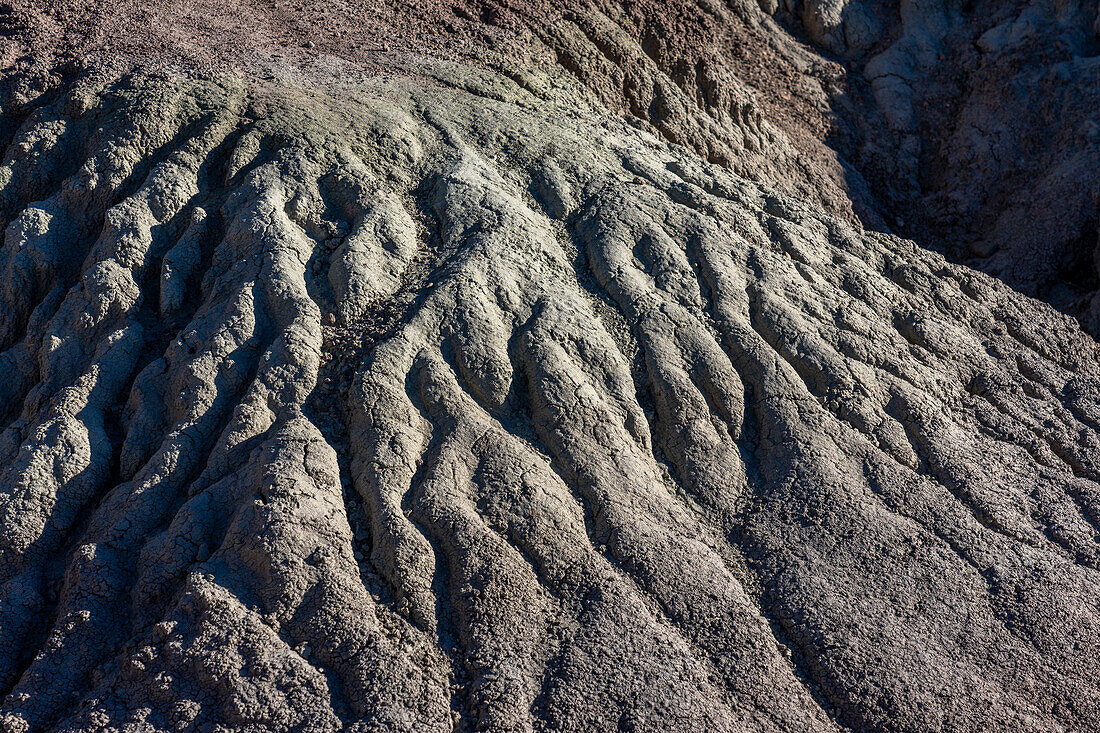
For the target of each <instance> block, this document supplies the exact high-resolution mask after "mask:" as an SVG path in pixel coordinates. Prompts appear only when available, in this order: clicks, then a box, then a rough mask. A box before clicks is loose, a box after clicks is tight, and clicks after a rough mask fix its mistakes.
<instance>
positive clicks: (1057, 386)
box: [0, 21, 1100, 731]
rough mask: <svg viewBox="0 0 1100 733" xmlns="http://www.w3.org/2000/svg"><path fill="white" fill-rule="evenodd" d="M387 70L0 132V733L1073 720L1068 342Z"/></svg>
mask: <svg viewBox="0 0 1100 733" xmlns="http://www.w3.org/2000/svg"><path fill="white" fill-rule="evenodd" d="M575 25H577V27H582V26H581V25H580V22H579V21H578V23H577V24H575ZM624 43H625V41H624ZM607 53H614V51H613V50H610V51H607ZM418 63H420V64H421V67H420V68H421V72H422V73H421V74H420V76H419V77H416V78H413V77H408V76H391V77H371V78H357V77H356V76H355V75H354V74H351V73H348V74H346V75H343V76H342V78H339V79H334V78H332V77H331V76H328V77H321V76H317V77H308V76H305V75H302V76H298V77H288V78H283V79H280V80H269V81H267V82H262V81H246V80H241V79H239V78H238V77H232V76H223V77H219V78H220V79H221V80H220V81H210V80H207V81H199V80H196V79H195V78H193V77H189V76H186V75H180V74H157V73H153V72H149V71H142V70H140V69H139V70H136V71H133V72H132V73H128V74H123V75H113V74H100V75H91V76H83V77H79V78H77V79H69V80H61V79H56V78H55V79H54V80H53V81H52V82H50V83H48V84H45V85H44V86H42V87H41V88H36V89H34V90H30V91H28V90H27V89H25V88H24V89H23V90H22V91H20V92H19V94H20V95H21V97H19V99H18V100H17V102H18V103H14V102H13V103H11V104H9V105H7V106H6V107H5V109H6V110H8V111H7V119H6V125H5V129H6V130H7V131H8V133H7V134H8V136H9V137H10V140H9V141H7V152H6V153H5V157H4V161H3V166H2V168H0V184H2V189H0V209H2V212H3V215H4V218H5V221H6V222H8V224H7V228H6V230H5V234H4V242H3V247H2V249H0V267H2V268H3V271H4V273H5V276H4V277H3V279H2V281H0V295H2V297H0V362H2V363H3V364H4V365H5V370H4V371H5V374H6V379H4V380H3V381H2V382H0V390H3V392H2V398H0V408H2V410H0V411H2V414H0V420H2V422H0V427H2V430H3V432H2V433H0V458H2V460H0V466H2V468H0V516H2V517H3V520H2V522H0V528H2V529H0V557H2V559H3V561H2V562H0V660H2V661H0V675H2V685H3V690H4V696H3V701H2V703H0V721H2V726H3V728H4V729H7V730H24V731H30V730H68V731H77V730H80V731H89V730H132V731H137V730H213V729H220V730H330V729H331V730H336V729H351V730H363V731H367V730H416V731H422V730H454V729H459V730H535V729H539V730H542V729H548V730H576V731H582V730H583V731H590V730H654V729H663V730H685V731H686V730H730V731H742V730H762V731H763V730H768V731H774V730H782V731H807V730H822V731H825V730H836V729H838V728H844V729H846V728H851V729H861V730H863V729H865V730H893V731H918V730H928V729H930V728H934V729H945V730H976V729H991V730H1017V729H1035V730H1066V729H1073V730H1091V729H1094V728H1095V726H1096V722H1095V721H1097V720H1098V719H1100V716H1098V713H1100V688H1098V684H1097V680H1098V679H1100V674H1098V672H1100V670H1098V669H1097V662H1096V660H1097V659H1100V655H1098V654H1097V651H1098V649H1097V647H1098V645H1100V634H1098V629H1100V618H1098V615H1100V608H1098V606H1097V601H1096V599H1097V598H1100V574H1098V561H1100V558H1098V549H1100V548H1098V544H1097V527H1098V526H1100V486H1098V484H1097V482H1098V481H1100V462H1098V461H1100V459H1098V458H1097V456H1100V453H1098V451H1097V447H1098V444H1100V434H1098V431H1100V367H1098V366H1097V360H1096V357H1097V351H1096V349H1097V347H1096V344H1095V342H1094V341H1092V340H1091V339H1090V338H1089V337H1087V336H1085V335H1084V334H1082V333H1081V331H1080V330H1079V328H1078V327H1077V325H1076V324H1075V323H1074V322H1072V321H1071V320H1070V319H1068V318H1067V317H1065V316H1062V315H1060V314H1058V313H1057V312H1055V311H1054V310H1052V309H1051V308H1049V307H1048V306H1045V305H1042V304H1039V303H1037V302H1035V301H1031V300H1029V299H1027V298H1025V297H1023V296H1021V295H1019V294H1017V293H1015V292H1013V291H1012V290H1010V289H1009V288H1008V287H1006V286H1005V285H1004V284H1002V283H1000V282H998V281H996V280H993V279H991V278H989V277H987V276H985V275H982V274H979V273H977V272H974V271H971V270H968V269H966V268H964V267H962V266H959V265H954V264H950V263H948V262H947V261H945V260H944V259H943V258H942V257H941V256H939V255H937V254H932V253H930V252H928V251H925V250H922V249H920V248H918V247H916V246H914V245H913V244H912V243H911V242H908V241H906V240H902V239H899V238H897V237H894V236H891V235H887V234H878V233H874V232H870V231H864V230H862V229H861V228H859V227H858V226H857V225H855V224H854V223H853V222H851V221H848V220H846V219H845V218H843V217H841V216H835V215H833V214H830V213H826V212H825V211H823V207H822V206H821V205H820V202H819V201H817V200H814V199H812V198H811V199H810V200H809V201H807V200H802V199H799V198H797V197H792V196H791V195H789V192H788V193H784V192H783V191H780V190H778V189H776V188H775V187H772V186H769V185H764V184H761V183H758V182H752V181H750V180H747V179H746V178H745V177H741V176H738V175H735V174H734V173H731V172H730V171H729V170H727V169H726V168H724V167H723V166H721V165H714V164H712V163H708V162H705V161H703V160H701V159H700V158H699V157H698V155H697V154H696V153H695V152H693V151H692V149H691V148H690V146H685V145H681V144H680V143H683V142H685V141H683V140H674V141H672V140H669V139H668V137H669V136H668V135H667V134H664V133H663V132H662V130H661V129H660V128H661V123H660V121H659V120H658V121H657V124H656V125H655V127H656V128H657V130H656V132H657V133H659V134H663V135H664V138H665V139H662V138H661V137H658V136H657V135H655V134H653V133H651V132H647V131H645V130H639V129H636V128H635V127H633V126H631V125H627V124H624V122H623V121H621V120H618V119H616V118H614V117H613V116H608V115H607V114H606V113H604V112H601V111H600V109H599V108H598V107H596V106H593V105H591V104H589V103H588V102H585V101H584V100H583V98H581V97H579V96H577V92H576V91H575V88H574V87H572V86H569V84H567V83H566V82H564V81H562V77H559V76H554V75H543V74H540V73H536V72H534V71H531V72H529V73H528V74H526V75H520V74H517V73H512V74H510V75H509V74H503V73H497V72H492V71H488V70H485V69H478V68H476V67H472V66H469V65H459V64H449V63H445V62H440V61H427V60H422V61H420V62H418ZM637 73H638V74H639V76H638V77H637V78H639V79H641V78H644V74H643V73H642V72H641V71H639V72H637ZM639 88H640V87H639ZM681 93H682V92H676V93H675V94H681ZM669 94H671V95H673V96H675V94H673V93H672V92H669ZM670 98H672V97H670ZM692 114H694V113H692ZM746 119H750V118H746ZM720 122H721V121H720V120H719V121H718V122H714V124H719V123H720ZM699 124H700V125H702V124H703V123H699ZM710 124H711V123H706V125H710ZM731 124H732V123H731ZM738 124H748V125H749V126H750V127H752V124H755V123H751V119H750V121H749V122H748V123H746V122H745V121H744V120H742V121H741V122H739V123H738ZM699 129H703V128H702V127H700V128H699ZM730 129H733V128H730ZM760 129H761V130H764V131H766V129H767V128H766V126H761V127H760ZM708 134H709V133H708ZM768 134H771V133H768ZM715 139H721V138H720V137H717V138H715ZM733 139H734V138H733V137H730V138H729V140H733ZM744 139H745V140H748V139H749V138H747V137H746V138H744ZM775 139H778V138H775ZM765 140H766V137H765V138H761V141H762V142H763V141H765ZM687 142H690V140H689V141H687ZM739 144H741V143H739ZM744 144H745V145H746V146H747V145H748V143H744ZM731 150H733V148H731ZM745 150H746V151H747V152H745V155H751V154H752V150H751V149H749V148H748V147H746V148H745ZM782 154H783V153H782V148H780V151H779V155H780V159H782V157H781V156H782ZM738 155H740V154H738ZM761 170H764V173H761V175H765V174H766V172H767V171H766V170H765V169H764V167H761Z"/></svg>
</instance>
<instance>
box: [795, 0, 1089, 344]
mask: <svg viewBox="0 0 1100 733" xmlns="http://www.w3.org/2000/svg"><path fill="white" fill-rule="evenodd" d="M783 6H784V7H783V8H779V6H778V5H777V6H776V8H777V10H779V12H778V13H777V17H786V18H787V19H788V20H794V17H795V16H797V18H798V19H799V20H801V21H802V25H803V27H804V28H805V30H806V31H807V32H808V34H809V36H810V37H811V38H812V39H813V41H814V42H815V43H817V44H819V45H820V46H821V47H823V48H825V49H827V50H828V51H829V52H831V53H833V54H837V55H838V56H839V57H840V58H841V59H842V60H844V61H845V62H846V63H847V64H848V65H849V66H850V67H851V69H852V72H853V73H852V74H851V76H850V81H851V85H852V87H853V88H854V89H855V90H860V91H861V92H862V93H863V94H864V95H866V96H868V97H869V99H870V101H872V102H873V104H872V105H871V106H870V109H871V110H876V112H877V113H869V108H868V106H866V105H861V104H859V103H856V102H849V103H848V104H846V105H845V104H841V105H839V106H838V110H842V111H840V117H841V119H840V121H839V124H838V125H837V128H836V130H837V133H838V137H847V138H849V140H848V141H847V147H849V148H850V151H849V152H848V157H849V159H850V160H852V162H853V164H854V165H855V166H856V167H858V168H859V169H860V170H861V171H862V172H863V173H864V174H865V175H866V176H867V177H868V178H869V179H870V180H871V181H872V182H873V186H872V188H873V190H874V191H875V192H876V194H877V195H878V196H879V197H880V199H881V200H882V201H883V202H886V203H887V207H886V208H888V209H889V210H890V211H891V212H892V217H888V218H892V219H893V221H892V222H891V224H892V225H893V226H895V228H896V229H897V230H899V231H904V232H906V233H909V234H911V235H913V236H915V237H917V238H918V239H920V240H922V241H925V242H928V243H933V244H936V245H937V246H938V247H940V248H941V249H942V250H943V251H944V252H946V253H947V254H948V255H949V256H952V257H953V258H956V259H965V260H968V261H970V262H972V264H975V265H977V266H978V267H981V268H982V269H984V270H986V271H988V272H991V273H993V274H995V275H997V276H998V277H1000V278H1001V279H1003V280H1005V281H1006V282H1008V283H1009V284H1010V285H1012V286H1013V287H1015V288H1017V289H1021V290H1022V291H1024V292H1027V293H1029V294H1032V295H1039V296H1041V297H1044V298H1046V299H1049V300H1051V301H1052V302H1054V303H1056V304H1057V305H1059V307H1062V308H1064V309H1066V310H1068V311H1070V312H1072V313H1074V314H1076V315H1078V316H1079V317H1080V318H1081V320H1082V322H1083V323H1084V324H1085V325H1086V327H1087V328H1089V329H1091V330H1092V331H1093V333H1100V298H1098V297H1096V295H1095V291H1096V289H1097V285H1098V276H1097V271H1098V265H1097V261H1098V260H1100V252H1098V250H1097V230H1098V216H1100V111H1098V110H1100V5H1098V4H1097V3H1096V1H1095V0H1011V1H1010V2H1004V1H1002V0H995V1H992V0H991V1H987V0H946V1H945V0H891V1H889V2H878V1H873V2H872V1H864V0H805V1H804V2H790V1H786V0H785V2H784V3H783ZM844 107H847V111H843V108H844ZM859 128H863V131H862V132H858V131H857V130H858V129H859Z"/></svg>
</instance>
